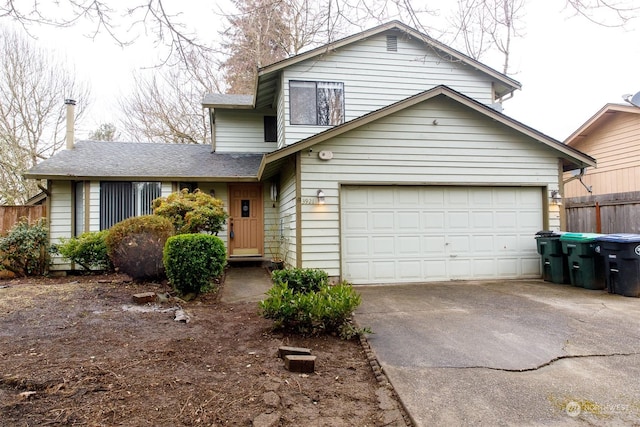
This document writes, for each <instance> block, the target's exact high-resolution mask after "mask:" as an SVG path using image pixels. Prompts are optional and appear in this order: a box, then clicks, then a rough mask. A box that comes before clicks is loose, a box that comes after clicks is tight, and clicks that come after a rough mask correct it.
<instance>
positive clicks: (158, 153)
mask: <svg viewBox="0 0 640 427" xmlns="http://www.w3.org/2000/svg"><path fill="white" fill-rule="evenodd" d="M261 160H262V154H251V153H213V152H211V146H209V145H190V144H152V143H135V142H103V141H78V142H77V143H76V145H75V147H74V148H73V149H71V150H64V151H61V152H59V153H57V154H56V155H54V156H52V157H51V158H49V159H47V160H44V161H43V162H41V163H40V164H38V165H36V166H35V167H33V168H31V169H30V170H29V171H27V172H26V173H25V177H26V178H32V179H79V178H105V179H111V180H114V179H122V180H142V181H147V180H173V179H183V180H187V181H188V180H195V179H198V180H201V181H203V180H206V181H220V180H225V179H232V178H253V179H257V174H258V169H259V168H260V162H261Z"/></svg>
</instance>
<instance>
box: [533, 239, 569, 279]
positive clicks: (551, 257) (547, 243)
mask: <svg viewBox="0 0 640 427" xmlns="http://www.w3.org/2000/svg"><path fill="white" fill-rule="evenodd" d="M562 234H564V233H561V232H559V231H546V230H543V231H538V232H537V233H536V245H537V247H538V253H539V254H540V270H542V279H543V280H544V281H546V282H552V283H559V284H563V283H570V279H569V264H568V260H567V256H566V255H565V254H564V252H562V244H561V243H560V236H561V235H562Z"/></svg>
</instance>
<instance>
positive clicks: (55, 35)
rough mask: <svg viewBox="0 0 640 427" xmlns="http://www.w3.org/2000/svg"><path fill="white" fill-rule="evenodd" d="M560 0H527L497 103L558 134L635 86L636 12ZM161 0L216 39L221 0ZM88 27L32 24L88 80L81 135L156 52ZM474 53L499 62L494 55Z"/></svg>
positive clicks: (141, 41)
mask: <svg viewBox="0 0 640 427" xmlns="http://www.w3.org/2000/svg"><path fill="white" fill-rule="evenodd" d="M438 3H442V4H443V5H451V4H452V3H453V2H451V1H450V0H449V1H447V0H432V1H431V2H430V3H429V4H435V5H436V9H437V4H438ZM564 3H565V1H564V0H535V1H534V0H528V2H527V5H526V9H525V11H524V12H523V13H524V15H525V17H526V19H525V20H524V28H523V29H522V30H521V31H520V32H521V34H522V36H521V37H519V38H517V39H515V40H514V42H513V43H514V44H513V48H512V56H511V60H510V62H511V66H510V73H509V74H510V76H511V77H512V78H514V79H516V80H517V81H519V82H520V83H521V84H522V90H518V91H516V92H515V94H514V96H513V98H511V99H509V100H507V101H505V102H504V104H503V108H504V110H503V112H504V113H505V114H507V115H509V116H511V117H513V118H515V119H516V120H518V121H520V122H522V123H524V124H525V125H528V126H530V127H533V128H535V129H537V130H538V131H540V132H543V133H545V134H547V135H549V136H551V137H553V138H556V139H558V140H560V141H563V140H564V139H565V138H566V137H568V136H569V135H570V134H571V133H572V132H573V131H574V130H576V129H577V128H578V127H579V126H580V125H582V124H583V123H584V122H586V121H587V120H588V119H589V118H590V117H591V116H592V115H594V114H595V113H596V112H597V111H598V110H599V109H600V108H602V107H603V106H604V105H605V104H607V103H624V101H623V99H622V95H623V94H627V93H636V92H638V91H640V18H636V19H635V20H632V21H630V22H629V23H627V25H626V26H625V27H624V28H608V27H604V26H598V25H595V24H593V23H590V22H588V21H587V20H586V19H585V18H582V17H575V16H572V13H571V11H568V10H566V9H563V7H564ZM167 4H168V5H171V7H173V8H174V11H180V12H183V13H184V15H183V16H182V18H183V20H184V22H188V23H189V24H190V25H192V26H193V27H194V28H197V29H198V33H199V35H200V36H201V37H203V38H205V39H210V40H215V38H216V37H217V31H218V30H220V29H221V27H220V26H221V25H222V21H223V20H222V19H221V18H220V17H219V16H217V15H216V14H215V13H214V10H216V9H217V8H218V7H224V4H222V6H221V3H220V1H219V0H218V1H217V3H216V2H210V1H204V0H192V1H190V2H188V3H187V2H177V1H168V2H167ZM216 5H217V6H216ZM434 19H437V18H434ZM88 28H90V27H87V26H84V27H82V26H79V27H73V28H70V29H51V28H36V29H33V31H32V32H33V33H34V34H35V35H36V36H38V40H37V42H38V43H40V44H42V45H44V47H46V48H48V49H52V50H54V51H55V52H56V55H57V56H58V57H59V58H61V59H62V60H63V61H65V62H66V63H67V64H68V66H69V67H72V68H73V69H74V70H75V72H76V73H77V76H78V77H79V78H83V79H86V80H88V81H89V82H90V84H91V87H92V99H91V105H90V109H89V112H88V116H87V117H85V120H84V121H83V123H81V124H80V126H79V128H78V129H77V130H76V137H77V138H80V139H82V138H86V137H87V135H88V134H89V132H90V131H92V130H95V129H97V127H98V126H99V125H100V124H101V123H108V122H116V121H117V110H118V100H119V99H121V98H122V97H123V96H124V94H126V93H127V91H128V90H130V88H131V85H132V74H133V73H134V72H136V70H140V69H143V68H148V67H151V66H153V65H154V64H157V63H159V61H160V59H161V55H159V52H158V49H157V48H156V47H154V45H153V43H152V41H151V40H150V38H149V37H145V36H144V35H140V36H139V37H138V38H137V41H136V43H134V44H133V45H132V46H129V47H126V48H121V47H118V46H117V45H116V44H115V43H114V42H113V40H112V39H110V38H109V37H108V36H107V35H105V34H100V35H98V36H97V37H96V38H89V37H87V36H86V34H88V33H89V31H88ZM442 41H445V42H446V40H444V39H443V40H442ZM481 61H482V62H485V63H486V64H487V65H489V66H491V67H493V68H495V69H497V70H501V68H502V58H501V57H498V56H493V57H491V56H489V57H486V58H483V59H481ZM61 97H62V96H61ZM77 101H78V102H83V100H77ZM61 102H62V100H61Z"/></svg>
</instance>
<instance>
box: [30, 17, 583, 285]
mask: <svg viewBox="0 0 640 427" xmlns="http://www.w3.org/2000/svg"><path fill="white" fill-rule="evenodd" d="M519 88H520V84H519V83H518V82H516V81H515V80H513V79H511V78H510V77H507V76H505V75H503V74H501V73H499V72H497V71H495V70H493V69H492V68H490V67H487V66H486V65H484V64H481V63H480V62H477V61H475V60H473V59H471V58H469V57H467V56H465V55H463V54H461V53H460V52H457V51H455V50H453V49H451V48H450V47H448V46H445V45H443V44H441V43H439V42H437V41H435V40H433V39H431V38H429V37H427V36H426V35H424V34H421V33H420V32H418V31H416V30H414V29H412V28H410V27H408V26H406V25H404V24H402V23H399V22H391V23H388V24H384V25H381V26H378V27H375V28H373V29H370V30H367V31H364V32H362V33H358V34H356V35H353V36H350V37H347V38H344V39H341V40H338V41H336V42H333V43H330V44H328V45H325V46H322V47H320V48H317V49H314V50H311V51H308V52H306V53H302V54H300V55H297V56H294V57H292V58H288V59H285V60H283V61H280V62H278V63H275V64H272V65H269V66H267V67H264V68H262V69H260V70H259V73H258V78H257V87H256V89H255V92H254V93H253V94H250V95H226V94H210V95H207V96H205V97H204V101H203V107H204V108H207V109H208V110H209V112H210V117H211V139H212V143H211V146H193V145H191V146H190V145H171V144H170V145H154V144H126V143H111V142H108V143H98V142H89V141H80V142H78V143H77V144H75V146H74V147H72V148H70V149H68V150H65V151H64V152H60V153H59V154H57V155H56V156H54V157H52V158H51V159H49V160H47V161H44V162H42V163H41V164H39V165H38V166H36V167H35V168H33V169H32V170H31V171H29V173H28V174H27V176H28V177H29V178H34V179H46V180H47V186H48V188H49V191H50V193H51V197H50V200H49V203H50V217H51V237H52V239H53V240H54V241H55V240H56V239H59V238H60V237H65V236H70V235H73V234H74V233H78V232H80V231H81V230H99V229H102V228H105V227H108V226H109V225H111V224H112V223H113V222H114V221H116V220H117V219H119V218H121V217H123V216H126V215H133V214H141V213H144V212H146V211H147V210H148V206H149V204H148V202H149V201H150V200H151V199H153V198H154V197H156V196H158V195H166V194H168V193H169V192H171V191H173V190H176V189H178V188H182V187H183V186H184V185H190V186H192V187H198V188H200V189H201V190H202V191H207V192H211V193H215V196H216V197H218V198H221V199H222V200H223V201H224V202H225V204H226V206H227V207H228V210H229V214H230V218H229V222H228V225H227V228H226V230H225V231H224V232H223V233H221V235H220V237H221V238H222V239H223V240H224V241H225V244H226V245H227V249H228V256H229V258H230V259H234V258H237V257H247V256H254V257H261V256H264V257H268V256H269V252H270V251H274V252H278V253H280V254H281V255H283V256H284V257H285V258H286V262H287V264H288V265H291V266H298V267H304V268H321V269H324V270H326V271H327V272H328V273H329V275H330V276H332V277H334V278H336V279H344V280H349V281H351V282H353V283H402V282H405V283H406V282H422V281H436V280H453V279H495V278H532V277H540V274H541V273H540V267H539V257H538V254H537V253H536V245H535V240H534V234H535V233H536V232H537V231H539V230H541V229H550V228H558V227H559V225H560V223H559V210H558V207H557V206H555V205H553V204H551V203H550V201H549V200H550V197H551V193H552V191H558V190H560V185H561V182H562V181H561V177H562V173H563V171H569V170H574V169H580V168H585V167H593V166H595V160H594V159H593V158H591V157H589V156H587V155H585V154H583V153H581V152H580V151H578V150H576V149H574V148H572V147H570V146H566V145H564V144H562V143H560V142H558V141H556V140H554V139H552V138H550V137H548V136H546V135H544V134H542V133H540V132H538V131H536V130H535V129H532V128H530V127H528V126H526V125H524V124H522V123H520V122H518V121H515V120H513V119H511V118H510V117H508V116H506V115H504V114H503V113H501V103H502V101H503V100H505V99H508V98H510V97H511V96H513V93H514V91H516V90H517V89H519ZM125 200H127V202H126V203H125ZM125 208H126V209H127V211H126V213H125V212H123V209H125ZM59 268H64V266H60V267H59Z"/></svg>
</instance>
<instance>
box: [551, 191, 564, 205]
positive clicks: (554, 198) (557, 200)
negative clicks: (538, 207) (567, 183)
mask: <svg viewBox="0 0 640 427" xmlns="http://www.w3.org/2000/svg"><path fill="white" fill-rule="evenodd" d="M551 204H552V205H561V204H562V196H561V195H560V192H559V191H558V190H553V191H552V192H551Z"/></svg>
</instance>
